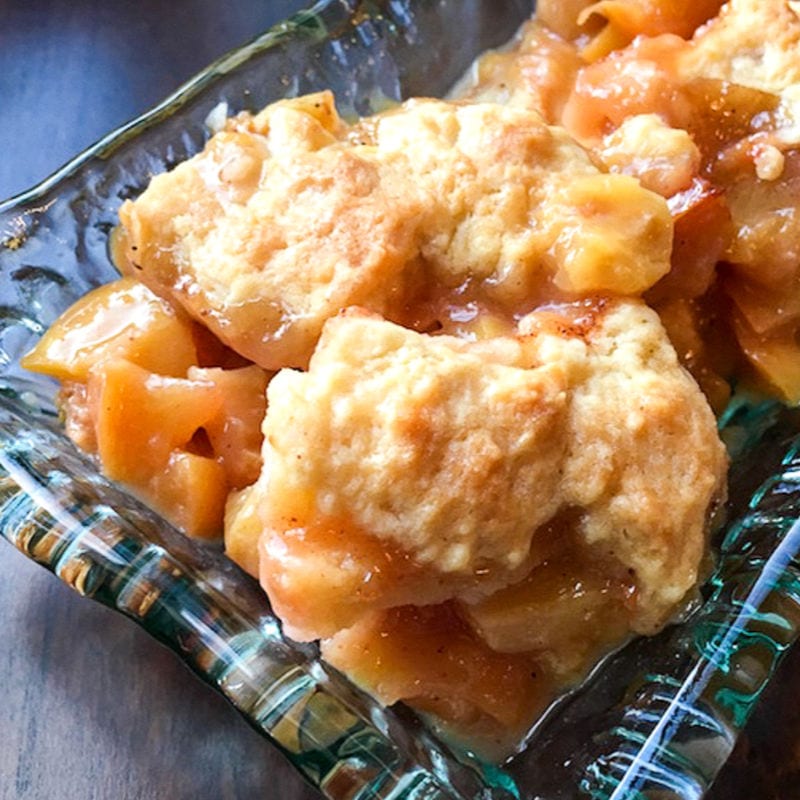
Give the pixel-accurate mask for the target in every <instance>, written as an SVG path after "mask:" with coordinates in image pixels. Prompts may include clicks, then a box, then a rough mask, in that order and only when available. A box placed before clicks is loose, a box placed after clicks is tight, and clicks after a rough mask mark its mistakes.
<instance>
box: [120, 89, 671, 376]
mask: <svg viewBox="0 0 800 800" xmlns="http://www.w3.org/2000/svg"><path fill="white" fill-rule="evenodd" d="M121 219H122V223H123V225H124V227H125V230H126V237H127V245H128V247H127V258H128V260H129V262H130V264H131V265H132V267H131V268H132V269H133V270H135V271H136V272H137V274H138V275H139V277H140V278H141V280H143V281H144V282H145V283H147V284H148V285H149V286H150V287H151V288H152V289H154V290H155V291H156V292H157V293H159V294H161V295H163V296H167V297H170V298H172V299H173V300H175V301H177V302H178V303H179V304H180V305H181V306H183V307H184V309H186V310H187V311H188V312H189V313H190V314H192V315H193V316H194V317H196V318H197V319H199V320H200V321H202V322H203V323H204V324H206V325H207V326H208V327H209V328H211V330H213V331H214V333H216V334H217V335H218V336H219V337H220V338H221V339H222V340H223V341H224V342H225V343H226V344H228V345H229V346H230V347H232V348H233V349H234V350H236V351H237V352H239V353H240V354H241V355H244V356H245V357H247V358H249V359H251V360H253V361H255V362H256V363H258V364H260V365H261V366H263V367H265V368H268V369H278V368H280V367H283V366H300V367H302V366H305V365H306V364H307V362H308V359H309V357H310V354H311V352H312V350H313V347H314V344H315V342H316V340H317V338H318V336H319V333H320V331H321V329H322V326H323V324H324V322H325V320H326V319H328V318H329V317H331V316H333V315H335V314H336V313H337V312H338V311H339V310H340V309H341V308H344V307H347V306H351V305H359V306H363V307H365V308H367V309H369V310H370V311H374V312H376V313H380V314H381V315H383V316H385V317H387V318H397V317H398V316H401V315H402V312H403V309H405V308H406V306H408V304H409V303H410V302H412V301H413V300H414V298H415V296H416V295H417V294H418V293H419V291H420V288H421V287H428V289H429V287H430V286H437V287H440V290H441V291H442V292H444V293H446V292H453V291H455V290H457V289H458V288H459V287H461V286H463V285H464V284H465V283H466V282H469V283H471V284H472V285H478V286H480V287H481V291H482V292H483V293H484V294H485V295H486V296H487V297H488V298H491V299H492V300H493V301H494V302H497V303H500V304H501V305H503V306H504V307H507V308H509V309H512V310H514V311H516V310H517V309H518V308H519V307H523V309H524V310H529V309H530V308H532V307H533V304H534V303H535V301H536V299H537V297H538V295H539V294H540V293H541V289H542V287H543V286H545V285H547V284H549V283H550V282H551V281H552V282H554V283H555V285H556V286H557V287H558V289H559V290H560V291H563V292H567V293H573V294H576V295H577V294H580V293H585V292H602V291H611V292H614V293H619V294H637V293H640V292H641V291H644V290H645V289H646V288H648V287H649V286H651V285H652V284H653V283H655V282H656V281H657V280H658V279H659V278H660V277H661V276H662V275H664V274H665V273H666V272H667V271H668V269H669V251H670V247H671V243H672V221H671V218H670V215H669V211H668V209H667V206H666V203H665V202H664V201H663V199H662V198H660V197H659V196H657V195H655V194H654V193H651V192H649V191H648V190H646V189H643V188H642V187H641V186H640V185H639V184H638V183H637V182H636V181H634V180H632V179H630V178H628V177H626V176H621V175H604V174H602V173H601V172H600V171H599V170H598V169H597V168H596V167H595V166H594V165H593V164H592V162H591V160H590V159H589V157H588V155H587V154H586V153H585V152H584V151H583V150H582V149H581V148H580V147H579V146H578V145H577V144H575V143H574V142H573V141H572V140H571V139H570V138H569V137H568V136H567V135H566V134H565V133H564V132H563V131H562V130H561V129H559V128H554V127H548V126H547V125H546V124H545V123H544V121H543V120H542V118H541V117H540V116H539V115H538V114H537V113H536V112H534V111H531V110H526V109H522V108H511V107H506V106H502V105H497V104H491V103H485V104H474V105H471V104H457V103H447V102H443V101H439V100H428V99H423V100H412V101H408V102H407V103H404V104H403V105H402V106H400V107H398V108H396V109H393V110H391V111H388V112H386V113H384V114H381V115H378V116H376V117H373V118H370V119H369V120H366V121H362V122H360V123H357V124H355V125H353V126H347V125H346V124H345V123H344V122H342V120H341V119H339V117H338V115H337V113H336V109H335V107H334V105H333V99H332V96H331V95H330V94H329V93H322V94H319V95H311V96H309V97H305V98H299V99H296V100H288V101H281V102H278V103H275V104H273V105H272V106H269V107H268V108H267V109H265V110H264V111H263V112H261V113H260V114H258V115H256V116H255V117H249V116H248V117H241V118H238V119H235V120H234V121H232V122H231V123H229V125H228V128H227V129H226V130H224V131H222V132H221V133H219V134H217V135H216V136H215V137H214V138H213V139H212V140H211V142H210V143H209V145H208V146H207V148H206V149H205V151H204V152H203V153H201V154H200V155H198V156H196V157H195V158H193V159H190V160H189V161H187V162H185V163H183V164H180V165H179V166H178V167H176V168H175V169H174V170H173V171H172V172H170V173H167V174H165V175H159V176H156V177H155V178H154V179H153V181H152V182H151V184H150V187H149V188H148V189H147V191H146V192H145V193H144V194H143V195H142V196H141V197H140V198H138V199H137V200H136V201H135V202H129V203H126V204H125V205H124V206H123V208H122V210H121ZM428 289H426V291H427V290H428Z"/></svg>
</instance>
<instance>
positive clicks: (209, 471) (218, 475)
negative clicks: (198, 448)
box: [142, 450, 228, 539]
mask: <svg viewBox="0 0 800 800" xmlns="http://www.w3.org/2000/svg"><path fill="white" fill-rule="evenodd" d="M142 493H143V495H144V496H145V499H147V500H149V501H150V502H151V503H152V504H153V505H154V506H157V507H158V508H162V509H168V510H169V518H170V522H172V524H173V525H175V526H176V527H178V528H180V529H181V530H182V531H184V532H186V533H188V534H190V535H191V536H194V537H197V538H201V539H216V538H218V537H219V535H220V529H221V527H222V517H223V513H224V509H225V500H226V499H227V496H228V484H227V482H226V480H225V469H224V467H223V466H222V465H221V464H220V463H219V462H218V461H215V460H214V459H213V458H209V457H207V456H201V455H197V454H196V453H187V452H184V451H180V450H176V451H174V452H173V453H172V455H171V456H170V459H169V462H168V463H167V466H166V467H165V468H164V469H163V470H161V471H159V472H157V473H156V474H155V475H154V476H153V478H152V480H151V481H150V482H149V484H148V486H147V487H146V488H145V489H144V490H143V492H142Z"/></svg>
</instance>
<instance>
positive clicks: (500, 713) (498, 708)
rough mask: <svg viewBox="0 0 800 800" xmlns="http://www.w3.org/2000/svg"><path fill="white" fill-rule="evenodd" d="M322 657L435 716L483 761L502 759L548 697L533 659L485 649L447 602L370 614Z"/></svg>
mask: <svg viewBox="0 0 800 800" xmlns="http://www.w3.org/2000/svg"><path fill="white" fill-rule="evenodd" d="M322 654H323V657H324V658H325V659H326V660H327V661H328V662H329V663H331V664H333V666H335V667H336V668H337V669H340V670H342V671H344V672H346V673H347V674H348V675H349V676H350V677H351V678H352V679H353V680H354V681H355V683H357V684H359V685H360V686H362V687H364V688H365V689H367V690H368V691H370V692H371V693H373V694H375V695H376V696H377V697H378V698H379V699H380V700H381V701H382V702H384V703H386V704H391V703H395V702H398V701H400V700H402V701H404V702H406V703H408V705H410V706H411V707H412V708H415V709H417V710H419V711H422V712H427V713H431V714H433V715H435V717H437V718H438V719H437V722H438V721H440V722H441V723H444V726H445V728H446V729H448V732H449V734H450V735H451V736H453V737H454V738H457V739H458V740H460V741H461V742H462V743H464V744H465V745H466V746H468V747H472V748H474V749H475V750H476V751H479V754H480V755H482V756H484V757H486V758H492V759H496V758H498V757H502V756H503V755H508V752H509V749H510V748H512V747H513V746H514V745H517V744H518V743H519V741H520V739H521V738H522V736H523V735H524V733H525V731H526V730H527V728H528V727H529V725H530V722H531V720H533V719H535V718H536V716H537V714H538V713H540V712H541V711H542V710H543V709H544V707H545V706H546V705H547V703H548V702H549V701H550V699H551V697H552V688H553V687H552V684H551V681H550V678H549V677H548V675H547V673H546V671H545V670H543V669H542V667H541V666H540V665H539V664H538V663H537V661H536V659H535V658H534V657H532V656H530V655H528V654H519V653H517V654H509V653H497V652H495V651H493V650H491V649H490V648H489V647H488V646H487V645H486V644H485V643H484V642H482V641H481V640H480V639H479V638H478V637H477V636H476V635H475V633H473V632H472V631H471V630H470V628H469V626H468V625H466V624H465V623H464V621H463V619H461V617H460V615H459V613H458V611H457V609H456V608H455V607H454V606H453V605H452V604H449V603H446V604H443V605H438V606H426V607H423V608H418V607H416V606H404V607H402V608H393V609H391V610H388V611H384V612H377V613H374V614H370V615H368V616H367V617H365V618H364V619H362V620H361V621H360V622H359V623H357V624H356V625H354V626H353V627H352V628H350V629H348V630H345V631H342V632H340V633H338V634H337V635H336V636H334V637H333V638H331V639H328V640H327V641H325V642H323V643H322ZM451 726H452V730H451V729H450V728H451Z"/></svg>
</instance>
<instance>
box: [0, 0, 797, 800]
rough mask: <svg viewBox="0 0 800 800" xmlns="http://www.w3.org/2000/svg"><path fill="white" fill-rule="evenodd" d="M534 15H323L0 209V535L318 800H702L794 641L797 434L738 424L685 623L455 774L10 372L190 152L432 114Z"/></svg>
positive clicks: (769, 411)
mask: <svg viewBox="0 0 800 800" xmlns="http://www.w3.org/2000/svg"><path fill="white" fill-rule="evenodd" d="M530 11H531V3H530V2H529V1H526V0H416V2H414V0H375V1H374V2H356V1H355V0H323V2H320V3H318V4H317V5H316V6H314V7H313V8H312V9H310V10H309V11H307V12H303V13H301V14H299V15H297V16H295V17H293V18H292V19H291V20H289V21H287V22H286V23H284V24H282V25H280V26H278V27H277V28H274V29H273V30H271V31H269V32H268V33H266V34H264V35H263V36H261V37H259V38H258V39H257V40H255V41H254V42H252V43H251V44H250V45H247V46H246V47H243V48H241V49H239V50H237V51H234V52H233V53H231V54H229V55H228V56H226V57H224V58H222V59H221V60H220V61H218V62H216V63H215V64H213V65H212V66H211V67H209V68H208V69H207V70H205V71H204V72H202V73H201V74H200V75H198V76H197V77H196V78H195V79H193V80H192V81H191V82H189V83H188V84H186V85H185V86H184V87H183V88H182V89H181V90H179V91H178V92H177V93H176V94H175V95H173V96H172V97H170V98H168V99H167V100H166V101H164V102H163V103H162V104H161V105H160V106H158V107H157V108H156V109H154V110H153V111H151V112H150V113H149V114H147V115H145V116H144V117H142V118H140V119H138V120H136V121H134V122H132V123H130V124H129V125H126V126H125V127H123V128H121V129H120V130H118V131H115V132H114V133H112V134H110V135H109V136H108V137H106V138H105V139H103V140H102V141H101V142H99V143H98V144H97V145H95V146H93V147H92V148H90V149H89V150H88V151H86V152H85V153H83V154H82V155H80V156H79V157H78V158H76V159H75V160H74V161H73V162H71V163H70V164H68V165H67V166H66V167H64V168H63V169H62V170H60V171H59V172H58V173H57V174H55V175H54V176H52V177H51V178H49V179H48V180H46V181H45V182H44V183H42V184H41V185H39V186H38V187H36V188H34V189H32V190H31V191H29V192H26V193H25V194H23V195H20V196H19V197H17V198H15V199H13V200H11V201H8V202H6V203H5V204H2V205H0V531H1V532H2V535H3V537H4V538H5V539H7V540H8V541H9V542H10V543H12V544H13V545H15V546H16V547H17V548H19V549H20V550H21V551H22V552H23V553H25V554H26V555H28V556H29V557H30V558H32V559H34V560H35V561H37V562H39V563H40V564H42V565H44V566H45V567H47V568H48V569H50V570H51V571H53V572H54V573H55V574H56V575H57V576H58V577H59V578H61V579H62V580H63V581H65V582H66V583H67V584H69V585H70V586H71V587H72V588H74V589H75V590H76V591H78V592H79V593H80V594H82V595H85V596H87V597H91V598H93V599H95V600H97V601H99V602H101V603H103V604H105V605H107V606H110V607H111V608H115V609H117V610H119V611H121V612H122V613H123V614H125V615H127V616H129V617H131V618H133V619H134V620H136V621H137V622H138V623H139V624H140V625H141V626H142V627H143V628H145V629H146V630H147V631H148V632H149V633H150V634H152V635H153V636H154V637H156V638H157V639H158V640H159V641H161V642H163V643H164V644H166V645H167V646H169V647H170V648H172V649H173V650H174V651H175V652H176V653H177V654H178V655H179V657H180V658H181V659H182V660H183V661H184V662H185V663H186V664H187V665H188V666H189V667H190V668H191V669H193V670H194V671H195V672H196V673H197V675H199V676H200V677H201V678H202V679H203V680H204V681H206V682H207V683H208V684H210V685H211V686H213V687H214V688H215V689H217V690H218V691H220V692H221V693H222V694H223V695H224V696H225V697H226V698H227V699H228V700H229V701H230V702H231V703H232V704H233V705H234V706H235V707H236V708H237V709H238V710H239V711H240V712H241V713H242V715H243V716H244V717H245V718H246V719H247V721H248V722H249V723H250V724H251V725H253V726H254V727H255V728H256V729H257V730H258V731H260V732H262V733H263V734H264V735H265V736H267V737H268V738H269V739H271V740H272V741H273V742H274V743H275V744H276V745H277V746H278V747H279V748H281V749H282V750H283V752H284V753H286V755H287V756H288V757H289V759H290V760H291V761H292V762H293V763H294V764H295V765H296V767H297V768H298V769H299V770H300V771H301V772H302V773H303V775H304V776H305V777H306V778H307V779H308V780H309V781H311V782H312V783H313V784H314V785H316V786H317V787H319V789H320V790H321V791H322V793H323V794H324V795H326V796H327V797H330V798H332V799H333V800H340V799H341V800H345V799H347V800H366V798H373V799H374V800H382V799H384V798H396V799H398V800H399V799H400V798H406V799H407V800H423V798H424V800H433V799H434V798H437V799H439V798H441V800H444V799H445V798H452V799H453V800H472V799H473V798H475V799H477V798H484V799H485V800H489V799H490V798H495V799H496V800H501V799H502V798H513V797H518V798H522V797H525V798H531V800H532V798H537V797H547V798H552V799H553V800H558V798H564V800H566V799H567V798H575V797H581V796H585V797H591V798H597V799H598V800H599V799H600V798H603V799H605V798H659V800H663V799H664V798H699V797H701V796H702V795H703V793H704V792H705V790H706V789H707V788H708V786H709V785H710V783H711V782H712V781H713V779H714V776H715V775H716V773H717V771H718V770H719V768H720V767H721V765H722V764H723V763H724V761H725V759H726V758H727V756H728V755H729V753H730V751H731V749H732V747H733V743H734V741H735V738H736V736H737V733H738V732H739V731H740V730H741V728H742V726H743V725H744V723H745V721H746V719H747V717H748V715H749V713H750V711H751V709H752V707H753V705H754V703H755V702H756V700H757V698H758V696H759V694H760V693H761V691H762V690H763V688H764V686H765V685H766V684H767V682H768V680H769V678H770V677H771V676H772V674H773V673H774V670H775V668H776V666H777V663H778V661H779V659H780V657H781V655H782V654H783V653H784V652H785V650H786V649H787V648H788V646H789V645H790V644H791V643H792V642H793V641H794V640H795V638H796V637H797V634H798V631H799V630H800V581H798V577H799V576H800V574H799V573H798V571H797V564H796V563H795V556H796V553H797V548H798V546H800V526H799V525H798V523H797V517H798V510H800V441H797V440H794V439H793V438H792V436H793V432H794V431H797V430H799V429H800V428H798V420H797V418H796V415H794V414H792V413H790V412H787V411H784V410H781V409H779V408H777V407H775V406H772V405H769V404H757V403H753V402H746V401H743V400H741V401H738V402H737V403H736V404H735V405H734V406H732V407H731V409H730V410H729V412H728V414H727V415H726V417H725V419H724V432H725V436H726V437H727V441H728V443H729V446H730V448H731V452H732V454H733V455H734V468H733V472H732V482H731V496H732V503H731V504H730V505H731V510H730V519H731V520H736V521H735V522H733V523H731V524H730V525H729V526H728V527H727V529H726V530H724V531H723V532H722V533H721V534H720V538H719V542H718V545H719V546H718V553H719V556H718V559H717V564H716V568H715V570H714V572H713V575H712V577H711V579H710V580H709V582H708V583H707V585H706V586H705V588H704V592H703V602H702V603H698V605H697V607H696V608H695V610H694V611H693V613H692V614H691V615H689V616H688V618H687V619H685V620H684V621H683V622H682V623H681V624H680V625H677V626H673V627H672V628H670V629H669V630H667V631H665V632H664V633H662V634H661V635H660V636H658V637H655V638H653V639H647V640H638V641H635V642H633V643H631V644H630V645H629V646H627V647H625V648H623V649H622V650H620V651H619V652H618V653H616V654H614V655H613V656H612V657H610V658H608V659H606V660H605V662H604V663H603V664H602V665H601V666H600V667H599V668H598V669H596V670H595V672H594V674H593V675H592V676H591V679H590V680H588V681H587V682H586V684H585V686H584V687H582V688H581V690H580V691H576V692H574V693H573V694H572V695H570V696H569V697H566V698H563V699H562V700H561V701H559V703H558V704H556V705H555V706H554V708H553V709H552V710H551V712H550V713H549V714H548V715H546V716H545V718H544V719H543V720H542V722H541V723H540V724H539V725H537V727H536V729H535V730H534V731H533V732H532V734H531V736H530V738H529V741H528V743H527V746H526V747H525V749H524V750H523V752H522V753H521V754H520V755H519V756H517V757H516V758H514V759H513V760H512V761H510V762H509V763H508V764H506V765H504V766H502V767H495V766H492V765H487V764H482V763H480V762H479V761H478V760H476V759H473V758H471V757H470V756H469V755H464V754H454V753H451V752H450V751H449V750H448V748H447V747H446V746H445V745H443V744H442V743H440V742H438V741H437V740H436V739H435V737H433V736H432V735H430V734H429V733H428V732H427V731H426V729H425V728H424V726H423V725H422V724H421V723H420V722H419V721H418V720H417V719H416V718H415V717H414V715H413V714H411V713H410V712H408V711H407V710H405V709H403V708H400V709H396V710H392V709H389V710H387V709H383V708H381V707H380V706H378V705H377V704H376V703H374V702H373V701H371V700H370V699H369V698H367V697H365V696H364V695H363V694H362V693H360V692H359V691H358V690H356V689H354V688H353V687H352V686H351V685H350V684H349V683H348V682H347V681H346V680H345V679H343V678H342V677H341V676H340V675H338V674H337V673H335V671H333V670H330V669H328V668H327V667H326V666H325V665H324V664H323V663H322V662H320V661H319V660H318V657H317V656H318V653H317V651H316V649H315V648H314V647H311V646H300V645H296V644H294V643H292V642H288V641H286V640H284V639H283V638H282V636H281V632H280V628H279V625H278V624H277V622H276V620H275V618H274V617H273V616H272V614H271V612H270V610H269V606H268V604H267V601H266V598H265V596H264V594H263V593H262V592H261V591H260V589H259V588H258V586H257V585H256V583H255V582H254V581H253V580H252V579H251V578H250V577H248V576H247V575H245V574H244V573H243V572H241V571H240V570H239V569H238V568H237V567H236V566H235V565H233V564H232V563H230V562H229V561H227V560H226V559H225V558H224V557H223V556H222V555H221V554H220V553H219V552H218V551H217V550H215V549H214V548H212V547H209V546H206V545H202V544H200V543H197V542H193V541H189V540H187V539H185V538H184V537H183V536H181V535H180V534H179V533H177V532H176V531H174V530H173V529H171V528H170V527H169V526H168V525H167V524H166V523H165V522H164V521H163V520H161V519H160V518H159V517H158V516H157V515H156V514H154V513H153V512H152V511H150V510H148V509H147V508H145V507H144V506H142V505H141V504H140V503H138V502H137V501H136V500H135V499H134V498H132V497H130V496H129V495H127V494H126V493H125V492H124V491H122V490H120V489H119V488H118V487H115V486H114V485H112V484H110V483H109V482H108V481H106V480H105V479H103V478H102V476H100V475H99V474H98V473H97V471H96V469H95V467H94V465H93V463H92V462H91V461H90V460H89V459H88V458H86V457H85V456H83V455H82V454H80V453H78V452H77V451H76V450H75V448H74V447H73V446H72V445H71V443H70V442H69V441H68V440H67V439H66V438H65V437H64V435H63V434H62V432H61V430H60V428H59V424H58V420H57V418H56V415H55V409H54V407H53V402H52V398H53V394H54V389H55V386H54V384H52V383H51V382H49V381H48V380H46V379H44V378H39V377H36V376H33V375H31V374H28V373H25V372H24V370H22V369H21V368H20V367H19V358H20V356H21V355H22V354H23V353H24V352H26V351H27V350H28V349H29V348H30V347H31V346H32V344H33V342H34V341H35V339H36V337H38V336H39V335H40V334H41V333H42V332H43V331H44V330H45V329H46V327H47V326H48V325H49V324H51V323H52V322H53V320H54V319H55V318H56V317H57V316H58V314H59V313H60V312H61V311H63V310H64V309H65V308H66V307H67V306H68V305H69V304H71V303H72V302H73V301H74V300H75V299H77V297H79V296H80V295H81V294H83V293H84V292H86V291H87V290H89V289H90V288H93V287H94V286H97V285H99V284H101V283H104V282H106V281H108V280H111V279H113V278H115V277H116V272H115V270H114V268H113V266H112V265H111V262H110V260H109V257H108V235H109V232H110V231H111V229H112V227H113V226H114V224H115V222H116V213H117V209H118V208H119V205H120V204H121V203H122V201H123V200H124V199H126V198H128V197H132V196H135V195H137V194H138V193H139V192H140V191H141V190H142V189H143V188H144V187H145V185H146V184H147V182H148V180H149V178H150V177H151V175H153V174H154V173H157V172H160V171H163V170H165V169H168V168H170V167H171V166H173V165H174V164H176V163H177V162H179V161H181V160H183V159H184V158H186V157H188V156H191V155H193V154H194V153H196V152H198V151H199V150H200V149H201V148H202V146H203V143H204V141H205V140H206V138H207V135H208V131H207V129H206V125H205V120H206V118H207V117H208V115H209V113H210V112H211V111H212V110H213V109H215V108H216V107H217V106H218V105H219V104H220V103H224V104H225V105H226V108H227V111H228V112H229V113H234V112H236V111H239V110H241V109H244V108H247V109H257V108H260V107H261V106H263V105H265V104H266V103H268V102H270V101H272V100H274V99H276V98H278V97H283V96H287V95H297V94H301V93H305V92H309V91H313V90H316V89H321V88H331V89H333V90H334V91H335V92H336V94H337V98H338V102H339V105H340V108H341V109H342V111H343V112H344V113H367V112H370V111H372V110H375V109H378V108H381V107H383V106H384V105H385V104H386V103H387V102H392V101H395V100H398V99H400V98H402V97H406V96H410V95H420V94H426V95H441V94H443V93H444V92H446V90H447V89H448V88H449V86H450V85H451V84H452V83H453V81H454V80H455V79H456V78H457V77H458V76H459V75H460V74H461V73H462V72H463V70H464V69H465V68H466V67H467V66H468V64H469V63H470V61H471V60H472V59H473V57H474V56H475V55H476V54H477V53H479V52H480V51H482V50H484V49H486V48H487V47H491V46H495V45H498V44H500V43H502V42H504V41H506V40H507V39H508V38H509V37H510V36H511V35H512V34H513V32H514V31H515V29H516V28H517V26H518V25H519V24H520V23H521V22H522V21H523V19H525V18H526V17H527V16H528V15H529V14H530Z"/></svg>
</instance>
